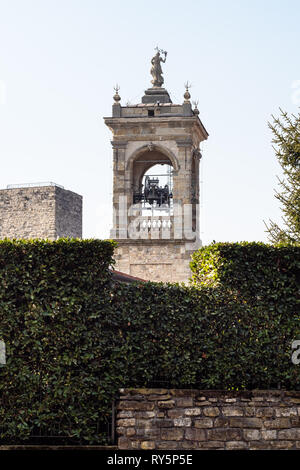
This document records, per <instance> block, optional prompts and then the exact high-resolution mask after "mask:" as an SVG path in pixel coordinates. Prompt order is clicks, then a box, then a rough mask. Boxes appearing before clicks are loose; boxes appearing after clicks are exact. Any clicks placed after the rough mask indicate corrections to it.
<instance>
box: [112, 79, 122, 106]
mask: <svg viewBox="0 0 300 470" xmlns="http://www.w3.org/2000/svg"><path fill="white" fill-rule="evenodd" d="M114 90H115V94H114V96H113V98H114V101H115V103H117V104H118V103H119V102H120V101H121V96H120V95H119V90H120V87H119V85H118V84H116V86H115V87H114Z"/></svg>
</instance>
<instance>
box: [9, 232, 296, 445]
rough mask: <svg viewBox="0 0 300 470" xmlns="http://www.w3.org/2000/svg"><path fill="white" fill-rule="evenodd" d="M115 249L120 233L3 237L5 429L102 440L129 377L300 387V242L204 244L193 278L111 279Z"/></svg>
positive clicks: (165, 382)
mask: <svg viewBox="0 0 300 470" xmlns="http://www.w3.org/2000/svg"><path fill="white" fill-rule="evenodd" d="M222 249H224V251H222ZM255 251H256V252H260V255H255V256H257V259H258V260H259V262H258V263H255V262H254V259H255V256H254V253H255ZM112 253H113V243H111V242H100V241H74V240H73V241H72V240H71V241H70V240H69V241H68V240H59V241H57V242H51V243H50V242H37V241H34V242H0V338H2V339H4V341H5V342H6V347H7V365H6V366H5V367H2V368H0V400H1V407H0V439H1V437H2V439H4V440H5V439H6V441H10V442H12V441H13V440H16V439H19V440H20V439H24V438H26V437H28V436H30V434H33V433H34V432H36V429H42V428H44V429H50V428H56V432H58V433H61V434H62V435H69V436H72V437H74V438H78V439H79V440H81V441H82V442H84V441H85V442H89V443H101V442H105V440H106V435H105V432H104V431H103V430H101V429H100V430H99V428H98V427H97V426H98V425H99V423H100V424H101V423H105V422H106V421H109V420H110V413H111V404H112V400H113V399H114V398H115V397H117V396H118V389H119V388H120V387H141V386H165V387H176V388H182V387H183V388H187V387H195V388H202V389H232V388H233V389H253V388H261V389H266V388H277V387H282V388H287V389H299V385H300V384H299V366H296V365H293V364H292V362H291V353H292V350H291V342H292V341H293V340H294V339H296V338H297V336H299V334H300V329H299V284H297V279H299V278H298V277H297V276H298V275H299V271H298V270H299V252H298V251H297V250H295V251H293V252H290V251H286V250H285V249H284V248H283V247H282V248H279V249H275V248H274V249H271V248H269V247H267V246H264V245H260V244H256V245H254V244H249V245H247V244H244V245H242V246H241V247H239V246H236V245H235V244H233V245H231V246H229V245H222V246H221V245H219V247H217V246H215V245H213V246H211V247H208V248H207V249H206V250H204V249H202V251H201V253H202V255H200V252H198V253H195V255H194V258H193V271H194V275H196V276H197V277H195V278H194V279H195V282H196V280H197V285H196V287H195V286H191V287H184V286H179V285H176V284H173V285H172V284H169V285H166V284H159V283H140V284H128V285H126V284H119V283H114V282H112V279H111V275H110V273H109V271H108V267H109V265H110V264H111V256H112ZM222 253H223V254H222ZM224 253H227V254H226V257H225V254H224ZM243 253H244V254H243ZM275 253H277V258H276V256H275ZM269 257H272V260H271V261H268V260H269ZM209 258H210V260H209ZM251 260H252V261H251ZM274 260H275V261H276V262H275V261H274ZM274 262H275V266H276V268H275V270H273V271H274V272H273V271H272V269H271V267H272V266H273V265H274ZM201 263H202V264H201ZM198 264H200V265H201V268H199V269H198V267H197V265H198ZM266 264H267V265H268V266H269V267H270V270H271V271H270V270H267V269H266V268H265V265H266ZM259 266H260V268H259ZM237 267H239V269H240V270H241V272H240V273H237V272H236V269H237ZM273 267H274V266H273ZM255 269H256V274H253V275H252V274H251V273H253V270H255ZM276 269H277V271H276ZM278 269H279V271H278ZM201 270H202V271H203V273H206V274H207V276H208V279H209V280H210V281H209V285H204V284H201V285H199V282H201V283H203V282H204V277H203V275H202V274H201V272H200V271H201ZM265 270H266V272H265ZM286 270H287V271H286ZM269 271H270V272H272V273H273V274H270V278H269V274H268V273H269ZM275 271H276V272H277V274H276V272H275ZM211 272H213V273H214V274H213V276H211V275H210V273H211ZM262 272H265V277H263V275H262ZM259 273H260V275H261V276H262V277H260V278H259V282H258V283H257V282H256V280H255V279H256V275H257V276H258V275H259ZM275 274H276V275H275ZM276 276H277V277H276ZM199 280H200V281H199ZM221 281H222V282H221ZM223 281H224V282H223ZM264 282H265V283H266V285H267V288H265V290H264ZM255 286H256V287H255ZM275 291H276V292H275ZM297 296H298V297H297ZM1 427H2V431H1ZM57 428H58V431H57Z"/></svg>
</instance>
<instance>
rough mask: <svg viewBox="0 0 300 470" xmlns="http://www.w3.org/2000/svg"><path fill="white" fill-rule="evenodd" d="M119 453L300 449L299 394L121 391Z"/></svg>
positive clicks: (118, 408) (213, 391) (295, 392)
mask: <svg viewBox="0 0 300 470" xmlns="http://www.w3.org/2000/svg"><path fill="white" fill-rule="evenodd" d="M116 422H117V434H118V436H119V437H118V448H119V449H145V450H146V449H162V450H172V449H175V450H176V449H179V450H185V449H186V450H192V449H203V450H204V449H206V450H208V449H215V450H221V449H224V450H226V449H246V450H247V449H248V450H252V449H253V450H260V449H266V450H268V449H300V391H284V390H251V391H224V390H192V389H191V390H189V389H187V390H183V389H162V388H157V389H147V388H141V389H120V398H119V400H118V403H117V421H116Z"/></svg>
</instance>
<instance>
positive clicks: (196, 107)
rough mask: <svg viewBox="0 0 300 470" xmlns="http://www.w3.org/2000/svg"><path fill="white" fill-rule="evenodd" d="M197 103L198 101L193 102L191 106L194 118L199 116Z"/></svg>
mask: <svg viewBox="0 0 300 470" xmlns="http://www.w3.org/2000/svg"><path fill="white" fill-rule="evenodd" d="M198 103H199V101H198V100H196V101H193V105H194V106H195V107H194V109H193V112H194V114H196V116H198V115H199V109H198Z"/></svg>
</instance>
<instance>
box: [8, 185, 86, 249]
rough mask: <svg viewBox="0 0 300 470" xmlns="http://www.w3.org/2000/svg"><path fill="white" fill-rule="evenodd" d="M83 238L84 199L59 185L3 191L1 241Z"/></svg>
mask: <svg viewBox="0 0 300 470" xmlns="http://www.w3.org/2000/svg"><path fill="white" fill-rule="evenodd" d="M63 236H70V237H79V238H81V236H82V197H81V196H79V195H78V194H76V193H73V192H72V191H67V190H65V189H63V188H60V187H58V186H54V185H52V186H36V187H23V188H11V189H2V190H0V239H3V238H25V239H28V238H48V239H50V240H56V238H58V237H63Z"/></svg>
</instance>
